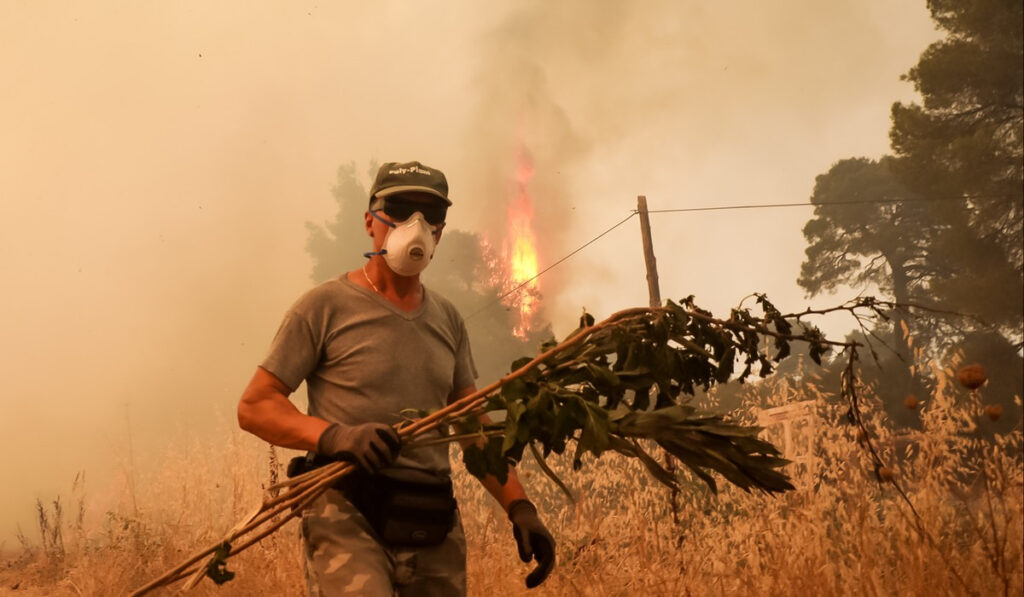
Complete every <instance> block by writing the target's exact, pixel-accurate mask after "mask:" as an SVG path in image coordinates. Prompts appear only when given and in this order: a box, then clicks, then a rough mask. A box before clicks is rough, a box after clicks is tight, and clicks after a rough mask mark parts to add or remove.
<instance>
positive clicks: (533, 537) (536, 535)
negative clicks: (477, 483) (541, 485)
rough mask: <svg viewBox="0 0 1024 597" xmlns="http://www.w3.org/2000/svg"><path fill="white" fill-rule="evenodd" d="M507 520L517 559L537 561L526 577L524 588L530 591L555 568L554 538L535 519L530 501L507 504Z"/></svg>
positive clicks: (535, 508)
mask: <svg viewBox="0 0 1024 597" xmlns="http://www.w3.org/2000/svg"><path fill="white" fill-rule="evenodd" d="M508 519H509V520H511V521H512V533H513V534H514V535H515V538H516V545H517V546H518V547H519V559H521V560H522V561H524V562H529V561H530V560H532V559H536V560H537V567H536V568H534V569H533V571H532V572H530V574H529V575H527V577H526V588H527V589H532V588H534V587H536V586H538V585H540V583H542V582H544V579H546V578H547V577H548V575H549V574H551V570H552V569H553V568H554V567H555V538H554V537H552V536H551V533H550V532H548V529H547V527H545V526H544V523H542V522H541V521H540V518H538V517H537V507H536V506H534V505H533V502H531V501H530V500H516V501H514V502H512V503H511V504H509V506H508Z"/></svg>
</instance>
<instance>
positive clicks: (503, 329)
mask: <svg viewBox="0 0 1024 597" xmlns="http://www.w3.org/2000/svg"><path fill="white" fill-rule="evenodd" d="M376 171H377V164H376V163H370V165H369V167H368V168H367V170H366V173H367V179H372V177H373V176H374V174H375V173H376ZM331 194H332V195H333V197H334V200H335V202H336V203H337V204H338V211H337V213H336V214H335V216H334V218H333V219H331V220H329V221H327V222H325V223H323V224H314V223H312V222H307V223H306V228H307V230H308V231H309V236H308V238H307V239H306V251H307V252H308V253H309V254H310V256H311V257H312V258H313V271H312V274H311V277H312V278H313V280H314V281H316V282H323V281H325V280H327V279H330V278H332V277H335V276H338V275H341V274H342V273H344V272H347V271H350V270H353V269H356V268H359V267H362V265H363V263H365V261H366V259H365V258H364V257H363V253H365V252H367V251H370V250H372V246H371V239H370V238H369V236H368V235H367V234H366V231H365V227H364V214H365V213H366V208H367V204H368V202H369V191H368V187H367V185H364V184H363V182H362V181H361V180H360V177H359V176H358V174H357V167H356V165H355V164H346V165H343V166H341V167H339V168H338V173H337V180H336V182H335V184H334V187H333V188H332V189H331ZM452 209H458V205H457V204H456V205H455V206H454V207H453V208H452ZM492 277H493V276H492V272H491V269H490V267H489V266H488V263H487V260H486V259H485V255H484V254H483V250H482V248H481V243H480V237H479V236H478V235H477V234H475V233H472V232H466V231H462V230H455V229H452V228H446V229H445V230H444V233H443V235H442V238H441V242H440V243H439V244H438V247H437V252H436V253H435V254H434V260H433V262H432V263H431V265H430V267H428V268H427V269H426V271H425V272H424V273H423V283H424V285H425V286H426V287H427V288H429V289H430V290H432V291H434V292H437V293H439V294H441V295H442V296H444V297H445V298H447V299H449V300H450V301H452V303H453V304H454V305H455V306H456V307H457V308H458V309H459V311H460V312H461V313H462V314H463V316H466V317H467V320H466V327H467V329H468V331H469V337H470V344H471V345H472V346H473V357H474V359H475V361H476V365H477V370H478V372H479V374H480V381H482V382H484V383H486V382H489V381H491V380H493V379H496V378H498V377H500V376H502V375H504V374H505V373H507V372H508V364H509V363H510V362H512V361H513V360H514V359H515V358H517V357H518V356H520V355H522V354H523V353H524V352H526V353H528V352H533V351H534V350H536V347H537V346H539V345H540V343H541V342H542V341H544V340H547V339H548V338H550V337H551V330H550V327H548V326H544V327H541V328H539V329H538V330H536V331H534V332H533V333H531V335H530V336H529V337H527V338H526V339H523V340H520V339H519V338H517V337H515V336H514V335H512V327H513V321H512V314H511V313H510V311H509V310H508V309H507V308H506V307H505V305H503V304H501V303H500V302H496V299H497V297H498V296H499V295H500V292H501V290H502V289H501V286H500V282H498V281H495V280H492Z"/></svg>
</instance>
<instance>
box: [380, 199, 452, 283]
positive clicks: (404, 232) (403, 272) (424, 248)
mask: <svg viewBox="0 0 1024 597" xmlns="http://www.w3.org/2000/svg"><path fill="white" fill-rule="evenodd" d="M370 215H372V216H373V217H375V218H377V219H378V220H380V221H381V222H384V223H385V224H387V225H388V233H387V235H386V236H385V237H384V246H383V247H381V250H380V251H375V252H372V253H364V254H363V255H364V256H365V257H371V256H373V255H383V256H384V261H385V263H387V264H388V267H390V268H391V271H393V272H395V273H396V274H398V275H400V276H415V275H416V274H418V273H420V272H422V271H423V270H425V269H427V266H428V265H430V260H431V259H433V257H434V247H435V243H434V232H436V231H437V226H431V225H430V224H428V223H427V221H426V219H424V217H423V214H422V213H420V212H418V211H417V212H414V213H413V214H412V215H411V216H410V217H409V219H408V220H405V221H404V222H398V223H397V224H396V223H394V222H389V221H387V220H385V219H384V218H382V217H380V216H378V215H377V213H376V210H374V211H371V212H370Z"/></svg>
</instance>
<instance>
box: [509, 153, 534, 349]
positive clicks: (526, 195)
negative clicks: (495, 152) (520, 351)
mask: <svg viewBox="0 0 1024 597" xmlns="http://www.w3.org/2000/svg"><path fill="white" fill-rule="evenodd" d="M534 172H535V171H534V168H533V164H532V163H531V162H530V159H529V156H527V155H526V152H525V151H521V152H520V153H519V156H518V164H517V165H516V175H515V191H514V195H513V197H512V201H511V202H510V204H509V208H508V239H509V246H510V250H509V251H508V259H509V270H510V271H509V278H510V280H509V282H510V284H511V286H512V287H513V288H515V287H517V286H519V285H520V284H523V283H526V287H525V288H523V289H521V290H520V291H519V300H518V301H517V303H518V307H519V324H518V325H516V326H515V327H514V328H513V330H512V333H513V334H515V335H516V336H517V337H519V338H525V337H526V335H527V334H528V333H529V331H530V330H531V329H532V327H533V316H534V315H535V314H536V312H537V304H538V302H539V300H540V295H539V293H540V286H539V284H538V283H537V280H536V277H537V271H538V269H537V237H536V235H535V234H534V233H533V201H532V199H531V198H530V181H531V180H532V179H533V175H534Z"/></svg>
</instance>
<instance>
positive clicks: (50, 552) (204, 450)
mask: <svg viewBox="0 0 1024 597" xmlns="http://www.w3.org/2000/svg"><path fill="white" fill-rule="evenodd" d="M768 383H776V386H775V387H774V388H769V389H770V390H771V394H770V395H771V400H772V401H773V402H775V403H776V404H784V403H787V402H793V401H798V400H813V403H812V404H813V405H814V408H815V410H816V416H817V418H816V419H815V420H817V421H818V422H817V424H816V425H811V426H805V427H804V428H803V431H800V430H797V431H795V432H794V433H795V434H796V436H797V437H796V439H794V440H793V441H794V443H797V442H798V440H799V441H804V442H806V443H805V448H806V455H805V458H804V459H803V460H801V461H800V463H799V464H796V465H792V466H791V471H790V472H791V474H792V475H793V476H794V482H795V485H796V486H797V490H796V491H793V492H790V493H788V494H786V495H783V496H781V497H775V498H770V497H765V496H763V495H757V494H751V495H748V494H745V493H743V492H742V491H738V490H734V489H733V488H731V486H726V485H725V484H724V482H723V483H722V484H721V491H720V493H719V494H718V495H717V496H713V495H711V494H710V492H708V491H707V489H706V488H705V487H703V486H701V485H698V484H696V483H694V484H689V485H686V489H685V491H683V492H682V493H681V494H680V496H679V500H678V509H677V512H676V515H677V516H678V519H679V522H678V523H676V522H673V513H672V508H671V506H670V500H669V495H668V492H667V490H665V489H663V488H662V487H661V486H658V485H657V484H655V483H653V482H652V481H650V480H649V479H648V477H647V476H646V473H645V472H644V471H643V470H642V469H641V468H640V467H639V465H638V464H636V463H634V462H632V461H629V460H627V459H625V458H623V457H619V456H617V455H613V454H609V455H606V456H605V457H602V458H601V459H600V460H599V461H596V462H593V461H588V462H585V463H584V467H583V469H582V470H581V471H579V472H576V473H573V472H571V471H570V470H568V467H567V466H566V463H565V462H561V461H557V460H554V461H553V462H552V464H553V465H554V466H555V468H556V470H558V471H560V473H561V474H562V475H563V479H565V480H566V482H567V484H568V485H569V486H570V487H571V488H572V489H573V491H574V493H576V495H577V498H578V499H577V501H576V502H575V503H570V502H569V501H568V500H567V499H566V498H565V497H564V496H563V495H562V494H561V493H560V492H559V491H558V490H557V489H556V488H555V487H554V485H553V484H552V483H551V482H549V481H548V480H547V479H545V478H544V477H543V476H542V475H541V474H539V473H537V472H534V471H533V467H531V466H529V465H528V464H524V465H523V467H522V476H523V477H524V478H525V481H526V483H527V485H528V487H529V489H530V491H531V492H532V494H533V496H534V498H535V500H536V501H537V502H538V504H539V505H540V507H541V509H542V513H543V515H544V516H545V518H546V520H547V522H548V525H549V526H550V528H551V530H552V531H553V533H554V534H555V536H556V538H557V539H558V542H559V544H558V567H557V569H556V570H555V572H554V573H553V575H552V576H551V578H549V579H548V581H547V583H546V584H545V585H543V586H542V587H541V588H540V589H538V590H535V591H532V592H530V594H534V595H594V596H619V595H646V596H659V595H665V596H676V595H800V594H807V595H819V594H820V595H932V594H937V595H946V594H950V595H1021V594H1022V591H1024V588H1022V583H1024V580H1022V568H1024V565H1022V543H1024V536H1022V526H1024V521H1022V514H1024V504H1022V499H1024V498H1022V495H1024V486H1022V481H1024V479H1022V466H1024V465H1022V456H1021V454H1022V452H1021V450H1022V440H1021V425H1020V424H1019V422H1018V424H1017V426H1016V427H1015V428H1014V431H1013V432H1011V433H1010V434H1007V435H995V436H990V435H989V436H986V434H985V433H983V432H984V431H985V429H984V426H985V423H986V422H987V419H985V418H984V416H983V412H982V404H981V397H980V395H978V394H974V395H972V396H971V397H970V399H968V400H963V394H962V393H957V392H953V391H951V388H950V386H949V385H948V384H947V383H946V382H943V381H942V380H940V382H939V383H938V384H937V388H936V390H935V392H934V393H933V395H932V396H930V397H928V399H926V400H923V401H922V404H921V406H920V407H919V413H920V417H921V421H922V429H921V430H920V432H915V434H914V435H913V436H905V437H895V436H894V435H893V434H892V432H891V431H889V430H888V429H887V427H886V425H885V421H882V420H878V419H877V418H876V419H872V421H873V424H874V425H875V432H874V433H873V438H872V439H873V441H874V443H875V446H876V447H877V448H878V449H880V450H881V452H882V454H883V458H884V459H885V460H886V461H887V462H891V463H892V469H893V470H894V472H895V479H896V481H897V482H898V483H899V485H900V486H901V487H902V488H903V489H904V490H905V492H906V495H907V497H908V498H909V500H910V502H911V503H912V504H913V508H914V510H915V511H916V515H915V514H914V512H913V511H912V510H911V508H910V507H908V505H907V504H906V503H905V502H904V501H903V500H902V499H901V498H900V496H899V494H898V492H897V491H896V490H894V488H893V487H892V486H889V485H881V484H879V483H878V482H877V481H876V480H875V477H874V473H873V471H871V470H870V469H869V460H868V459H867V458H866V457H865V456H864V452H863V448H862V447H861V446H860V445H858V443H857V440H856V438H855V437H854V433H853V431H852V430H851V429H850V428H849V427H847V426H845V425H843V424H842V423H841V422H839V421H840V420H841V416H840V412H841V409H840V407H839V405H835V404H830V403H829V401H828V400H827V399H826V397H824V396H821V395H816V394H815V391H814V390H813V389H808V388H804V389H802V390H800V391H799V392H798V391H796V390H792V389H788V388H790V386H789V385H786V384H784V383H781V382H771V381H769V382H768ZM763 390H764V388H762V391H763ZM955 396H959V398H955ZM1018 401H1019V399H1018ZM872 406H874V407H875V411H879V410H880V409H879V408H877V406H878V405H872V404H871V403H870V400H869V401H868V404H867V405H866V408H868V409H870V408H872ZM747 416H750V417H751V418H752V417H753V416H754V415H753V414H752V413H748V415H747ZM767 433H769V434H772V433H776V434H777V430H773V429H769V430H768V431H767ZM225 437H226V438H228V439H225V441H224V442H222V443H221V444H219V445H210V444H209V443H201V442H194V443H193V444H192V445H188V446H185V445H179V446H178V447H177V448H176V449H175V450H174V452H173V454H172V455H170V456H168V457H167V458H166V460H165V461H164V462H163V464H162V465H161V466H160V467H156V468H153V469H151V470H148V471H145V472H142V471H133V472H132V473H131V479H132V482H131V483H128V482H126V483H124V484H123V485H122V487H121V488H120V489H117V490H116V492H115V493H114V494H113V495H112V496H110V495H107V496H106V497H105V498H104V499H102V500H101V499H99V496H100V495H101V493H96V494H95V496H94V494H93V493H92V492H93V490H94V489H95V488H91V487H86V486H85V484H84V483H83V482H82V481H81V479H79V480H77V481H76V482H75V483H74V484H73V487H72V488H71V489H70V491H69V492H68V493H67V494H66V495H62V496H61V497H60V499H59V502H50V503H40V504H38V507H39V528H37V529H33V530H32V532H28V531H26V535H28V536H27V537H25V538H24V541H25V543H26V544H25V545H23V546H22V547H21V548H19V549H16V550H13V551H12V550H11V549H10V548H9V547H8V549H7V551H8V552H9V553H6V554H5V555H4V559H3V560H2V562H0V593H3V594H11V595H25V596H29V595H121V594H125V593H127V592H128V591H130V590H131V589H132V588H134V587H137V586H139V585H141V584H143V583H144V582H145V581H147V580H149V579H150V578H152V577H154V576H156V575H158V574H160V573H162V572H163V571H165V570H166V569H168V568H170V567H171V566H173V565H174V564H176V563H177V562H178V561H180V560H182V559H183V558H184V557H185V556H187V555H189V554H190V553H191V552H193V551H195V550H196V549H197V548H199V547H205V546H206V545H208V544H212V543H214V542H216V541H217V540H218V538H219V536H220V535H221V534H223V533H224V532H225V531H226V530H227V529H229V528H230V527H231V526H233V525H234V523H235V522H236V521H237V520H238V519H240V518H242V517H243V516H244V515H246V514H247V513H248V512H249V511H251V509H252V508H253V507H254V505H256V503H258V501H259V497H260V488H261V486H266V485H267V483H268V481H269V478H270V475H271V472H270V471H271V466H269V465H268V462H270V458H269V457H268V449H267V447H266V445H265V444H261V443H260V442H258V441H256V440H255V439H254V438H251V437H247V436H245V435H244V434H241V433H238V432H225ZM801 438H802V439H801ZM982 438H985V439H982ZM777 439H778V438H777ZM780 441H781V440H780ZM279 457H280V458H281V459H282V460H284V459H285V458H286V457H285V455H284V454H280V455H279ZM457 468H458V469H459V470H460V471H461V465H457ZM457 485H458V492H459V498H460V502H461V504H462V512H463V517H464V522H465V526H466V532H467V537H468V540H469V544H470V545H469V550H470V551H469V553H470V557H469V589H470V590H469V592H470V594H471V595H520V594H527V591H526V589H525V588H524V586H523V584H522V583H523V578H524V577H525V574H526V572H527V570H528V569H527V567H526V566H525V565H523V564H521V563H520V562H519V560H518V558H517V556H516V553H515V546H514V543H513V540H512V536H511V530H510V528H509V524H508V522H507V521H506V520H505V518H504V516H503V515H502V513H501V512H500V511H498V510H496V508H495V507H494V506H492V504H491V502H490V500H489V498H486V496H485V495H483V492H482V490H481V489H480V487H479V485H478V484H476V482H475V480H473V479H472V478H469V477H468V476H467V475H466V474H465V473H462V472H460V473H459V476H458V479H457ZM108 493H109V492H108ZM101 502H102V503H103V505H102V506H101V505H99V504H100V503H101ZM229 568H230V569H231V570H233V571H234V572H236V573H237V577H236V578H235V579H234V580H233V581H231V582H230V583H228V584H226V585H224V586H223V587H216V586H215V585H213V584H212V583H211V582H209V581H204V582H203V583H201V584H200V585H199V587H197V588H196V589H195V590H194V591H193V593H194V594H196V595H300V594H302V593H303V586H304V585H303V579H302V576H301V562H300V559H299V551H298V538H297V528H296V526H295V524H294V523H291V524H289V526H286V527H285V528H283V529H282V530H281V531H280V532H278V533H277V534H276V535H274V536H271V537H270V538H268V539H266V540H264V541H263V542H262V543H261V544H259V545H257V546H255V547H253V548H251V549H249V550H248V551H246V552H244V553H243V554H241V555H239V556H238V557H236V558H232V559H231V560H230V561H229ZM157 594H172V591H169V590H163V591H160V592H158V593H157Z"/></svg>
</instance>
